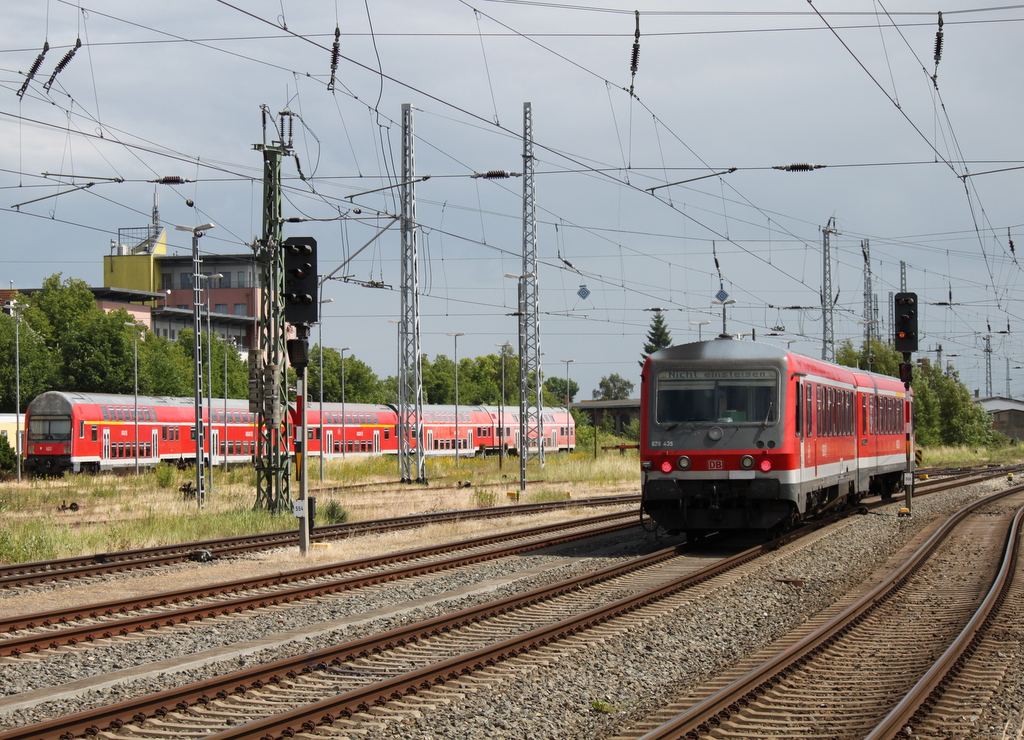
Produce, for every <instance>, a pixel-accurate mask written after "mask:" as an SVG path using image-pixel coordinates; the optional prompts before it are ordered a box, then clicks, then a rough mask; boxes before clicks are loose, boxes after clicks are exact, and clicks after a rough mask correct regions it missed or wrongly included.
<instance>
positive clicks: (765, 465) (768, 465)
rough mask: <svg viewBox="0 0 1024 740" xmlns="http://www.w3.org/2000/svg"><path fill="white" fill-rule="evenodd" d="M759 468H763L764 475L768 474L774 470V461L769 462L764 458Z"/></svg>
mask: <svg viewBox="0 0 1024 740" xmlns="http://www.w3.org/2000/svg"><path fill="white" fill-rule="evenodd" d="M758 467H759V468H761V472H762V473H767V472H768V471H769V470H771V469H772V461H771V460H769V459H768V458H767V457H763V458H761V462H760V464H759V465H758Z"/></svg>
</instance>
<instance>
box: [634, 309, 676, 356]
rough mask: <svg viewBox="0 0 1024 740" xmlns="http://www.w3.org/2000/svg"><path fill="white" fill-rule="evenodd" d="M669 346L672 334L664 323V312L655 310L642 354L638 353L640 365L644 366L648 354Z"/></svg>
mask: <svg viewBox="0 0 1024 740" xmlns="http://www.w3.org/2000/svg"><path fill="white" fill-rule="evenodd" d="M671 346H672V334H671V333H669V330H668V325H667V324H666V323H665V314H663V313H662V312H661V311H655V313H654V318H653V319H652V320H651V328H650V329H649V330H648V332H647V341H646V342H644V351H643V354H641V355H640V367H643V366H644V361H645V360H646V359H647V357H648V355H652V354H654V353H655V352H657V351H658V350H659V349H665V348H666V347H671Z"/></svg>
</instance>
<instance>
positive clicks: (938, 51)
mask: <svg viewBox="0 0 1024 740" xmlns="http://www.w3.org/2000/svg"><path fill="white" fill-rule="evenodd" d="M940 59H942V31H936V32H935V63H936V64H938V63H939V60H940Z"/></svg>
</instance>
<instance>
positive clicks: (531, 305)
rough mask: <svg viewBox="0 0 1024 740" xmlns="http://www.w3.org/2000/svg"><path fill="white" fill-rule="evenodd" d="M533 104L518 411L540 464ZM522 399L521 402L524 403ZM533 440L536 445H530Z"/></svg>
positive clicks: (526, 107) (527, 114)
mask: <svg viewBox="0 0 1024 740" xmlns="http://www.w3.org/2000/svg"><path fill="white" fill-rule="evenodd" d="M533 165H534V161H533V108H532V106H531V105H530V103H523V274H522V278H521V279H520V308H519V311H520V314H521V316H520V319H519V320H520V323H519V327H520V328H519V331H520V354H521V355H522V357H520V358H519V392H520V394H521V398H522V399H523V400H521V401H520V404H519V406H520V412H521V413H522V411H523V410H524V407H525V412H526V413H525V417H526V439H525V440H522V450H521V451H520V454H521V455H522V454H523V453H525V455H524V457H530V458H532V457H536V458H537V459H539V460H540V464H541V465H543V464H544V418H543V414H542V409H543V406H544V390H543V383H544V378H543V373H542V372H541V366H540V355H541V352H540V290H539V288H538V278H537V213H536V210H535V204H534V198H535V195H536V193H535V191H534V181H533V170H534V167H533ZM524 402H525V403H524ZM531 440H535V441H536V443H537V449H536V450H535V451H534V450H531V449H530V441H531Z"/></svg>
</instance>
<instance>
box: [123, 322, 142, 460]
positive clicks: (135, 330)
mask: <svg viewBox="0 0 1024 740" xmlns="http://www.w3.org/2000/svg"><path fill="white" fill-rule="evenodd" d="M124 325H125V326H130V327H132V344H133V345H134V347H135V412H134V413H133V414H132V417H133V418H134V419H135V475H136V476H138V474H139V331H138V330H139V329H140V328H142V329H144V328H146V325H145V324H139V323H136V322H134V321H126V322H124Z"/></svg>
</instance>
